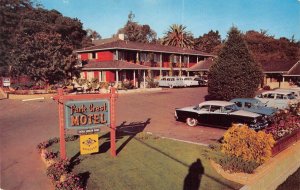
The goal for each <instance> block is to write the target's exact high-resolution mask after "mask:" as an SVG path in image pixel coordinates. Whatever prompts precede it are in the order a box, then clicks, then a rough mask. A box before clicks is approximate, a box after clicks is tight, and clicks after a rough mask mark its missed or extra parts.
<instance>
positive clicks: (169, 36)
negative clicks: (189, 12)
mask: <svg viewBox="0 0 300 190" xmlns="http://www.w3.org/2000/svg"><path fill="white" fill-rule="evenodd" d="M193 39H194V37H193V34H192V33H191V32H189V31H186V26H183V25H181V24H179V25H178V24H173V25H171V26H170V28H169V30H168V31H167V32H166V33H165V36H164V37H163V41H162V44H163V45H168V46H176V47H182V48H188V49H193V48H194V40H193Z"/></svg>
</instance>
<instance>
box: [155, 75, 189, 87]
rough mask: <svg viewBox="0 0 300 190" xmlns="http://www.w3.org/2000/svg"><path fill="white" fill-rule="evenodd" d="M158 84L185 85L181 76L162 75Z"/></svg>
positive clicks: (161, 85) (163, 85)
mask: <svg viewBox="0 0 300 190" xmlns="http://www.w3.org/2000/svg"><path fill="white" fill-rule="evenodd" d="M158 86H160V87H169V88H173V87H184V84H183V79H182V78H180V77H162V78H161V79H160V80H158Z"/></svg>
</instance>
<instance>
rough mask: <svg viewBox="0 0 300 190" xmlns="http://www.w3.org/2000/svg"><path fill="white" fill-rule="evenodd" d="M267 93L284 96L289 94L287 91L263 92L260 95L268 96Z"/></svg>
mask: <svg viewBox="0 0 300 190" xmlns="http://www.w3.org/2000/svg"><path fill="white" fill-rule="evenodd" d="M268 93H273V94H284V95H288V94H291V92H288V91H266V92H263V93H262V94H268Z"/></svg>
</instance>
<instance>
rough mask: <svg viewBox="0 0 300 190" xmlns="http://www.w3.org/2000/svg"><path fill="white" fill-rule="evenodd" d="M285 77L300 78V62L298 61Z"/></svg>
mask: <svg viewBox="0 0 300 190" xmlns="http://www.w3.org/2000/svg"><path fill="white" fill-rule="evenodd" d="M285 76H300V61H298V62H297V63H296V64H295V65H294V66H293V67H292V68H291V69H290V70H289V71H288V73H287V74H286V75H285Z"/></svg>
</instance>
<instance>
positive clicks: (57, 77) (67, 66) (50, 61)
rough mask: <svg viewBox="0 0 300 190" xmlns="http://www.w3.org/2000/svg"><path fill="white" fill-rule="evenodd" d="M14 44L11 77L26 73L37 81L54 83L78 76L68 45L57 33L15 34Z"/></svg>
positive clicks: (70, 47) (73, 56)
mask: <svg viewBox="0 0 300 190" xmlns="http://www.w3.org/2000/svg"><path fill="white" fill-rule="evenodd" d="M17 44H18V45H17V49H16V50H15V54H18V55H19V56H16V60H15V62H14V63H15V65H13V67H12V69H13V72H12V73H13V74H14V76H20V75H26V76H28V77H30V78H31V79H32V80H33V81H35V82H37V83H44V84H55V83H57V82H59V81H64V80H68V79H71V78H72V77H73V76H78V75H79V71H78V70H77V69H76V68H75V65H76V64H77V60H76V56H75V55H72V45H71V44H67V43H65V42H64V41H63V40H62V39H61V34H58V33H45V32H39V33H34V34H32V35H19V36H17Z"/></svg>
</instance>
